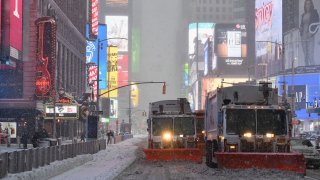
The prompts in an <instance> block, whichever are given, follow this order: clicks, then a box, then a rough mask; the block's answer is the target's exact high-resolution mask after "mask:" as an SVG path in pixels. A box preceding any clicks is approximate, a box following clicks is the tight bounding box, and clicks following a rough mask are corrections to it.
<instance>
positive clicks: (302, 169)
mask: <svg viewBox="0 0 320 180" xmlns="http://www.w3.org/2000/svg"><path fill="white" fill-rule="evenodd" d="M215 157H216V159H217V162H218V167H221V168H226V169H248V168H258V169H259V168H260V169H276V170H280V171H291V172H296V173H298V174H302V175H305V174H306V163H305V159H304V156H303V154H300V153H242V152H237V153H231V152H218V153H215Z"/></svg>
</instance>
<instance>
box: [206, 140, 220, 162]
mask: <svg viewBox="0 0 320 180" xmlns="http://www.w3.org/2000/svg"><path fill="white" fill-rule="evenodd" d="M212 155H213V143H212V141H206V165H207V166H208V167H211V168H217V164H216V163H214V162H212Z"/></svg>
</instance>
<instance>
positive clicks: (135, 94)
mask: <svg viewBox="0 0 320 180" xmlns="http://www.w3.org/2000/svg"><path fill="white" fill-rule="evenodd" d="M130 99H131V104H132V106H133V107H138V105H139V88H138V86H137V85H132V86H131V98H130Z"/></svg>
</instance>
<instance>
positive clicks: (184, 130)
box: [174, 117, 195, 135]
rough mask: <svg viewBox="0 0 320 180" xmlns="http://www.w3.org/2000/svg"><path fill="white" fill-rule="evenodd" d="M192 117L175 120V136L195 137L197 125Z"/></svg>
mask: <svg viewBox="0 0 320 180" xmlns="http://www.w3.org/2000/svg"><path fill="white" fill-rule="evenodd" d="M194 123H195V122H194V118H192V117H176V118H174V135H180V134H183V135H194V134H195V124H194Z"/></svg>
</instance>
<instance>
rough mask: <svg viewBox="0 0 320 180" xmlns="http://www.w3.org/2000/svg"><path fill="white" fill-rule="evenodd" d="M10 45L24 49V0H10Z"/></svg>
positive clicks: (17, 48) (20, 49)
mask: <svg viewBox="0 0 320 180" xmlns="http://www.w3.org/2000/svg"><path fill="white" fill-rule="evenodd" d="M10 46H11V47H13V48H15V49H16V50H18V51H22V0H10Z"/></svg>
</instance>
